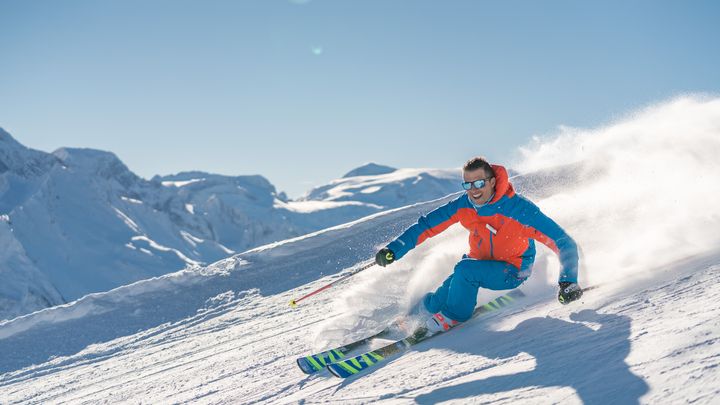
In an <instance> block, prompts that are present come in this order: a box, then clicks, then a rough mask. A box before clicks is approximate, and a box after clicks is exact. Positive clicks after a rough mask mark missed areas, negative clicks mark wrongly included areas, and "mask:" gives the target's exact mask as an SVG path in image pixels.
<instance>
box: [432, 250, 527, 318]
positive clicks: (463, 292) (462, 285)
mask: <svg viewBox="0 0 720 405" xmlns="http://www.w3.org/2000/svg"><path fill="white" fill-rule="evenodd" d="M519 272H520V270H519V269H518V268H517V267H515V266H513V265H512V264H510V263H506V262H501V261H495V260H477V259H471V258H469V257H467V256H463V259H462V260H460V261H459V262H458V263H457V264H456V265H455V270H454V271H453V273H452V274H451V275H450V276H449V277H448V278H447V279H445V281H444V282H443V283H442V285H441V286H440V287H439V288H438V289H437V290H436V291H435V292H432V293H428V294H427V295H426V296H425V299H424V300H423V304H424V305H425V309H427V310H428V311H430V312H431V313H433V314H434V313H437V312H442V314H443V315H444V316H446V317H449V318H451V319H454V320H456V321H458V322H464V321H467V320H468V319H470V317H471V316H472V313H473V311H474V310H475V305H477V293H478V289H479V288H487V289H490V290H510V289H513V288H516V287H518V286H519V285H520V284H522V283H523V281H525V280H526V279H527V276H525V277H521V276H519Z"/></svg>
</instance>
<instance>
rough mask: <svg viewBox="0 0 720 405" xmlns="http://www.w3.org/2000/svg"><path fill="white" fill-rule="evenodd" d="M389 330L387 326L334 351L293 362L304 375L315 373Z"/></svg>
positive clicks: (300, 358) (326, 351)
mask: <svg viewBox="0 0 720 405" xmlns="http://www.w3.org/2000/svg"><path fill="white" fill-rule="evenodd" d="M391 328H392V326H389V327H387V328H385V329H383V330H381V331H380V332H378V333H376V334H374V335H372V336H368V337H366V338H362V339H360V340H357V341H355V342H351V343H348V344H346V345H344V346H340V347H336V348H334V349H330V350H325V351H324V352H320V353H316V354H311V355H309V356H305V357H299V358H298V359H297V360H295V361H296V362H297V365H298V367H300V370H302V371H303V372H304V373H305V374H314V373H317V372H318V371H320V370H322V369H324V368H325V367H326V366H327V365H328V364H332V363H335V362H337V361H339V360H342V359H343V358H345V355H346V354H347V353H349V352H351V351H353V350H355V349H357V348H358V347H361V346H363V345H365V344H368V343H370V341H372V340H373V339H376V338H380V337H383V336H385V335H387V334H388V333H390V330H391Z"/></svg>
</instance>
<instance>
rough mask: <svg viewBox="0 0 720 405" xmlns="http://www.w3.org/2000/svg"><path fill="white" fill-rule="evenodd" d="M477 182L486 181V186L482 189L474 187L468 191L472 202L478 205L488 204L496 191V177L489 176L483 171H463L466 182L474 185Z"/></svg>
mask: <svg viewBox="0 0 720 405" xmlns="http://www.w3.org/2000/svg"><path fill="white" fill-rule="evenodd" d="M476 180H485V185H484V186H483V187H481V188H475V186H472V188H470V190H468V191H467V195H468V197H470V200H472V202H474V203H475V204H477V205H483V204H486V203H487V202H488V201H489V200H490V197H492V195H493V192H494V191H495V177H491V176H488V175H487V174H486V173H485V170H483V169H475V170H464V171H463V181H464V182H470V183H472V182H474V181H476Z"/></svg>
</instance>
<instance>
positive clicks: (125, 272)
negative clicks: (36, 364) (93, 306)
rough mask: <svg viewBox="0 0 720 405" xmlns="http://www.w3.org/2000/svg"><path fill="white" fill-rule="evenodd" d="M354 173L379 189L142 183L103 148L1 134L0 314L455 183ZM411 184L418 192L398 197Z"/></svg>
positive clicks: (201, 177)
mask: <svg viewBox="0 0 720 405" xmlns="http://www.w3.org/2000/svg"><path fill="white" fill-rule="evenodd" d="M399 172H403V171H399ZM357 175H358V176H359V177H357V176H355V177H353V176H351V177H347V178H345V179H343V180H344V181H346V182H352V183H353V184H362V183H372V184H373V186H372V187H375V188H376V189H377V190H382V191H380V192H378V193H377V195H375V196H372V197H371V198H370V197H368V196H369V195H370V194H369V193H368V189H367V188H365V189H362V190H360V191H358V192H356V193H353V192H352V191H349V192H345V197H346V198H343V199H334V198H324V197H319V196H312V197H309V198H306V199H304V200H303V201H288V200H287V198H285V196H284V194H283V193H278V192H277V191H276V189H275V187H274V186H273V185H272V184H270V182H268V181H267V180H266V179H265V178H263V177H262V176H234V177H232V176H221V175H216V174H209V173H202V172H186V173H180V174H177V175H172V176H155V177H154V178H152V179H151V180H149V181H148V180H145V179H142V178H140V177H138V176H137V175H135V174H134V173H132V172H131V171H130V170H129V169H128V168H127V167H126V166H125V165H124V164H123V163H122V162H121V161H120V160H119V159H118V158H117V156H115V155H114V154H112V153H109V152H103V151H98V150H92V149H75V148H63V149H59V150H57V151H55V152H53V153H52V154H49V153H44V152H40V151H36V150H32V149H29V148H26V147H25V146H23V145H21V144H20V143H18V142H17V141H16V140H15V139H13V138H12V137H11V136H10V134H8V133H7V132H5V131H3V130H2V129H0V240H1V241H4V243H3V244H2V248H0V277H1V278H2V280H3V283H2V284H1V285H0V319H6V318H11V317H14V316H17V315H21V314H24V313H28V312H32V311H35V310H38V309H41V308H45V307H48V306H52V305H58V304H61V303H65V302H69V301H72V300H75V299H78V298H80V297H82V296H84V295H86V294H89V293H94V292H100V291H107V290H110V289H112V288H115V287H119V286H121V285H125V284H129V283H132V282H135V281H138V280H143V279H146V278H149V277H155V276H159V275H162V274H167V273H170V272H174V271H177V270H180V269H183V268H185V267H189V266H190V267H192V266H200V265H206V264H208V263H212V262H215V261H217V260H220V259H222V258H225V257H228V256H230V255H232V254H233V253H235V252H241V251H245V250H247V249H250V248H253V247H256V246H260V245H262V244H266V243H270V242H275V241H280V240H284V239H287V238H291V237H295V236H299V235H304V234H306V233H309V232H313V231H317V230H320V229H324V228H327V227H330V226H334V225H338V224H341V223H345V222H348V221H351V220H355V219H358V218H361V217H363V216H366V215H369V214H372V213H376V212H380V211H382V210H385V209H388V208H395V207H398V206H400V205H406V204H409V203H415V202H418V201H425V200H429V199H433V198H438V197H441V196H444V195H446V194H448V193H449V192H451V191H455V190H457V182H458V179H459V173H458V171H457V170H455V171H447V172H443V171H430V173H429V172H427V171H423V170H409V171H405V172H404V173H401V174H395V175H394V176H392V177H387V178H385V177H383V176H379V175H368V172H367V170H363V169H358V171H357ZM436 176H437V177H436ZM411 182H416V183H419V184H418V185H419V187H417V188H419V189H422V191H421V192H420V193H408V192H406V191H405V190H404V187H405V185H406V184H408V183H411ZM352 197H357V198H352Z"/></svg>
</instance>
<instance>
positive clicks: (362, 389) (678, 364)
mask: <svg viewBox="0 0 720 405" xmlns="http://www.w3.org/2000/svg"><path fill="white" fill-rule="evenodd" d="M719 270H720V267H717V266H714V267H710V268H707V269H705V270H701V271H697V269H694V271H693V272H692V273H691V274H688V275H684V276H682V277H680V278H678V279H676V280H673V281H670V282H667V283H664V284H662V285H658V286H653V287H649V288H646V289H644V290H641V291H635V292H633V291H628V290H627V289H625V290H622V291H620V292H619V293H617V295H612V294H610V295H606V294H601V293H600V292H601V291H603V289H602V288H601V289H599V290H596V291H593V292H589V293H588V294H587V295H586V297H585V299H584V302H583V303H582V304H578V305H572V306H568V307H558V304H556V303H555V302H552V301H544V302H539V303H534V304H533V303H531V305H530V306H523V305H522V302H520V303H519V304H518V306H516V307H510V308H507V309H505V310H503V311H500V312H498V313H493V314H489V315H488V316H486V317H484V318H479V319H478V320H477V321H473V322H472V323H470V324H468V325H466V327H465V328H463V329H461V330H458V331H457V332H456V333H455V332H453V333H449V334H446V335H444V336H440V337H438V338H436V339H433V340H432V341H431V342H426V343H424V344H420V345H418V346H416V347H414V348H413V349H412V350H411V351H410V352H408V353H406V354H405V355H403V356H400V357H397V358H394V359H392V360H391V361H389V362H388V363H386V364H385V365H382V366H380V367H378V368H377V369H375V370H372V371H370V372H368V373H365V374H363V375H361V376H359V377H353V378H350V379H347V380H340V379H336V378H334V377H332V376H329V374H327V373H323V374H321V375H317V376H305V375H304V374H302V373H301V372H300V371H299V369H297V368H296V367H295V364H294V360H295V358H297V357H298V356H301V355H303V354H306V353H307V352H308V350H310V347H308V339H307V334H308V333H310V332H311V331H312V330H313V328H315V327H317V325H318V323H320V322H324V321H326V319H325V318H324V317H323V316H322V313H323V308H324V306H326V305H328V304H329V302H330V300H329V299H328V298H324V299H318V300H317V301H315V302H313V303H312V304H308V305H305V306H303V307H302V308H301V309H300V310H298V311H292V310H290V309H289V308H288V307H287V302H288V301H289V299H290V297H291V294H289V293H283V294H278V295H273V296H269V297H261V296H257V295H249V296H247V297H244V298H241V299H239V300H236V301H233V302H229V303H226V304H224V305H222V306H220V307H218V308H214V309H212V310H210V311H208V312H206V313H202V314H198V315H197V317H194V318H188V319H187V320H184V321H183V322H180V323H176V324H172V325H161V326H159V327H157V328H155V329H154V330H149V331H146V332H142V333H139V334H137V335H134V336H129V337H127V338H120V339H117V340H116V341H113V342H110V343H108V344H105V345H99V346H98V347H96V348H89V350H87V351H86V352H85V353H82V354H78V355H75V356H70V357H69V358H66V359H63V360H62V361H61V362H59V363H58V364H57V365H50V364H46V365H40V366H36V367H29V368H27V369H25V370H19V371H18V372H14V373H7V374H5V375H3V376H2V379H0V390H1V391H0V392H2V393H3V398H4V400H3V401H9V403H15V402H23V403H55V402H71V403H98V402H105V401H110V402H122V401H131V400H134V399H142V400H143V401H147V402H151V403H158V402H163V403H166V402H173V403H181V402H199V403H237V402H243V403H265V402H280V403H293V402H296V401H297V402H305V403H364V402H373V401H377V400H388V401H391V402H395V401H397V402H413V401H415V402H418V403H435V402H438V401H446V400H457V401H459V402H463V401H465V400H467V399H468V398H474V400H476V401H480V402H499V403H510V402H512V403H517V402H518V401H520V402H528V403H532V402H538V401H540V402H543V403H557V402H563V403H568V402H569V403H580V397H578V396H577V394H576V391H578V390H580V391H582V390H586V391H587V392H586V393H584V394H583V395H585V396H584V397H582V400H583V401H584V402H585V403H608V401H612V402H614V403H633V401H632V399H634V400H637V399H638V398H641V399H642V402H643V403H677V402H685V401H688V402H693V403H711V402H712V400H713V399H714V398H716V397H717V395H718V394H720V388H718V387H720V372H719V371H718V363H719V362H720V345H719V344H718V340H720V336H718V330H719V329H720V320H719V319H720V318H719V317H718V315H720V284H719V283H720V271H719ZM314 284H315V285H317V286H319V285H320V284H321V282H320V281H319V282H317V283H314ZM623 296H625V297H623ZM689 296H692V297H695V298H697V297H701V300H700V301H698V300H692V299H689V298H688V297H689ZM522 325H526V326H522ZM517 328H521V329H520V330H518V331H517V332H513V331H514V330H516V329H517ZM599 331H602V333H601V332H599ZM594 334H597V335H596V336H593V335H594ZM518 340H520V341H518ZM572 361H575V362H584V363H586V364H585V365H582V366H581V367H580V369H578V366H577V364H576V363H572V364H576V365H575V366H571V367H569V363H571V362H572ZM541 362H542V363H541ZM603 362H607V363H606V364H603ZM568 367H569V368H568ZM535 370H537V371H535ZM541 370H542V373H541V372H540V371H541ZM578 373H579V374H580V375H577V376H576V378H572V377H571V376H572V375H575V374H578ZM557 376H561V377H562V378H567V379H569V380H568V381H571V382H572V384H574V385H571V386H569V387H568V386H562V385H560V386H557V388H555V387H556V386H555V385H554V384H556V383H557V381H555V379H556V378H557ZM508 381H513V382H514V384H513V385H514V386H515V387H516V388H515V389H512V390H508V388H509V385H508V384H509V383H508ZM544 385H548V386H544Z"/></svg>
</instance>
